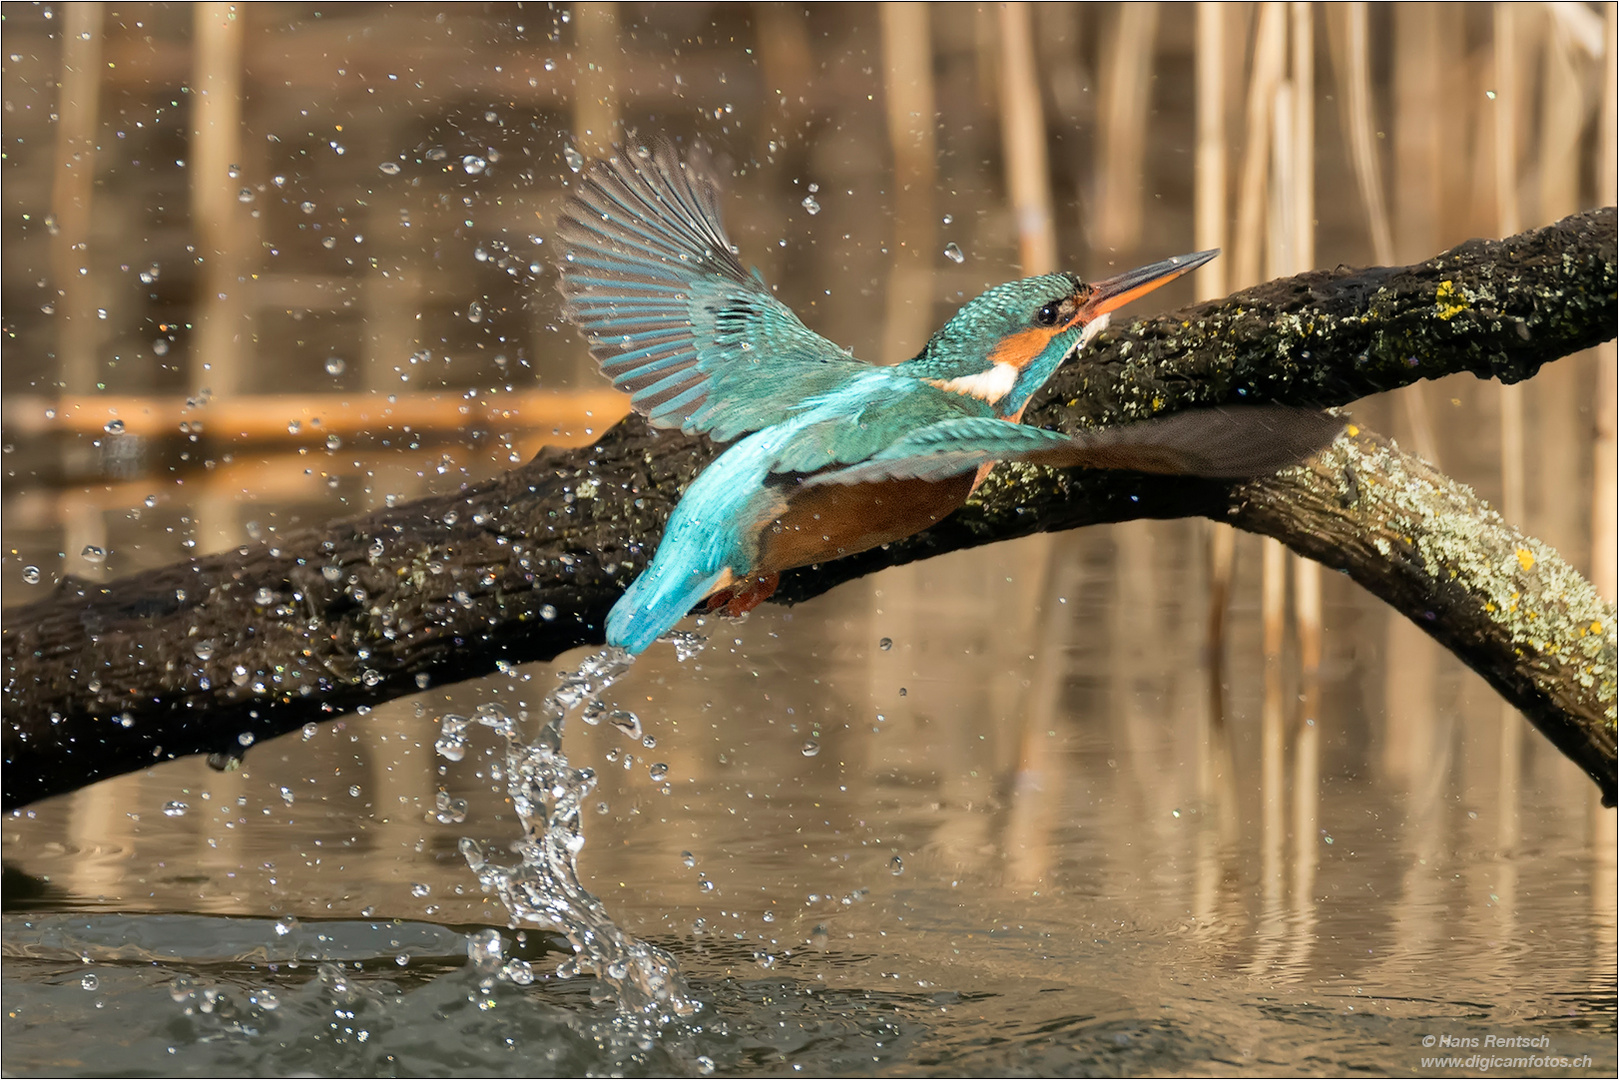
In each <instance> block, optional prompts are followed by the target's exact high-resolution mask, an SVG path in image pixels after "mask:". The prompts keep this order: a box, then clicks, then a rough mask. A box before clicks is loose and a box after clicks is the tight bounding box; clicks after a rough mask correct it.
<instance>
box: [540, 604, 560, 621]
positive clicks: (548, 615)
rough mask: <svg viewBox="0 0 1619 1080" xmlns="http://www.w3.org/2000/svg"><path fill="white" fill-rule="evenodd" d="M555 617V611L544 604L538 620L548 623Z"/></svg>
mask: <svg viewBox="0 0 1619 1080" xmlns="http://www.w3.org/2000/svg"><path fill="white" fill-rule="evenodd" d="M556 617H557V609H556V608H555V607H553V606H551V605H550V604H546V605H544V606H542V607H541V608H540V618H542V619H544V620H545V621H546V622H550V621H551V620H552V619H555V618H556Z"/></svg>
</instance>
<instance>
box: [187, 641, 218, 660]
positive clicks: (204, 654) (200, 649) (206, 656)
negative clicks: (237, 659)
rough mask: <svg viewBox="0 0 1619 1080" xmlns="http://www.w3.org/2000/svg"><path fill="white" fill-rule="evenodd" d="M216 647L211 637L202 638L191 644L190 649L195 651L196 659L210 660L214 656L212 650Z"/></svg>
mask: <svg viewBox="0 0 1619 1080" xmlns="http://www.w3.org/2000/svg"><path fill="white" fill-rule="evenodd" d="M217 647H218V646H217V645H216V644H215V642H214V639H213V638H203V639H202V640H201V641H199V642H197V643H196V644H195V645H193V646H191V651H192V652H193V653H196V655H197V659H198V660H212V659H213V658H214V650H215V649H216V648H217Z"/></svg>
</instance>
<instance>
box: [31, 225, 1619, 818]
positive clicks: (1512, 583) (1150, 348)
mask: <svg viewBox="0 0 1619 1080" xmlns="http://www.w3.org/2000/svg"><path fill="white" fill-rule="evenodd" d="M1614 221H1615V216H1614V211H1613V209H1612V208H1608V209H1604V210H1598V211H1592V212H1589V213H1586V214H1581V215H1576V216H1574V217H1571V218H1568V219H1566V220H1565V221H1562V222H1559V223H1558V224H1556V225H1553V226H1550V227H1548V228H1546V229H1540V230H1536V231H1533V232H1529V233H1525V234H1522V235H1520V236H1517V237H1512V238H1510V239H1509V240H1505V241H1472V242H1470V243H1468V244H1464V245H1462V246H1461V247H1459V248H1456V249H1454V250H1452V251H1450V252H1447V253H1446V254H1444V255H1442V256H1440V257H1439V258H1437V259H1433V260H1430V261H1429V262H1426V263H1421V264H1418V265H1416V266H1411V267H1405V268H1400V269H1386V268H1385V269H1372V270H1346V269H1339V270H1335V271H1323V272H1316V273H1312V274H1306V275H1302V276H1300V277H1297V278H1290V279H1285V280H1280V281H1274V282H1270V283H1269V284H1266V285H1263V286H1260V287H1258V288H1255V289H1251V290H1248V291H1247V292H1244V293H1239V294H1237V295H1235V296H1232V297H1229V298H1227V299H1226V300H1223V301H1219V302H1217V303H1213V304H1205V305H1203V306H1201V307H1198V308H1193V309H1189V310H1187V311H1184V312H1181V313H1178V314H1176V315H1170V316H1164V317H1160V318H1157V319H1148V320H1142V321H1139V322H1136V323H1134V324H1131V325H1129V326H1127V327H1124V328H1122V329H1119V330H1115V331H1113V332H1111V333H1109V334H1107V335H1105V336H1103V337H1101V338H1098V339H1097V341H1096V342H1094V343H1093V345H1092V346H1091V348H1090V349H1089V350H1088V351H1087V353H1086V354H1085V355H1084V356H1082V357H1081V358H1079V359H1078V360H1077V361H1075V362H1073V363H1072V364H1070V365H1069V366H1068V368H1067V369H1065V371H1064V372H1063V373H1061V374H1060V375H1059V376H1058V378H1057V379H1056V380H1054V382H1053V385H1052V387H1050V388H1049V389H1048V391H1047V393H1046V394H1045V395H1044V397H1043V398H1042V401H1041V403H1040V404H1039V406H1038V407H1037V408H1036V409H1034V410H1031V414H1030V416H1029V417H1028V419H1029V420H1030V421H1031V422H1033V423H1036V424H1039V425H1042V426H1049V427H1057V428H1068V429H1074V428H1079V427H1085V426H1091V425H1095V424H1102V423H1114V422H1120V421H1127V420H1131V419H1136V418H1140V417H1144V416H1148V415H1154V414H1157V413H1160V412H1171V411H1174V410H1177V409H1182V408H1186V407H1189V406H1196V405H1215V404H1226V403H1235V402H1242V401H1282V402H1290V403H1295V404H1312V405H1324V406H1326V405H1340V404H1346V403H1348V402H1349V401H1352V400H1354V399H1355V398H1358V397H1360V396H1363V395H1365V394H1368V393H1372V392H1375V391H1379V390H1386V389H1391V388H1393V387H1396V386H1400V385H1405V384H1407V383H1410V382H1414V381H1416V380H1418V379H1422V378H1434V377H1438V376H1441V375H1447V374H1452V373H1454V372H1458V371H1471V372H1473V373H1475V374H1477V375H1479V376H1481V377H1497V378H1501V379H1504V380H1508V381H1515V380H1518V379H1523V378H1527V377H1529V376H1530V375H1532V374H1533V373H1534V372H1535V371H1536V370H1538V368H1539V367H1540V366H1541V365H1542V364H1543V363H1545V362H1547V361H1549V360H1552V359H1555V358H1557V357H1559V356H1564V355H1567V354H1568V353H1571V352H1575V351H1577V350H1579V349H1583V348H1586V347H1588V346H1590V345H1593V344H1596V343H1597V342H1600V341H1604V340H1608V339H1609V338H1611V337H1612V336H1613V333H1614V316H1613V313H1614V305H1615V302H1616V288H1615V277H1616V274H1615V250H1614V249H1615V237H1614ZM714 454H715V449H714V448H713V447H712V446H710V445H709V444H708V443H707V442H706V441H704V440H701V439H693V438H686V437H682V436H679V435H672V434H662V435H658V434H654V433H652V432H651V431H649V430H648V429H647V427H646V426H645V424H644V423H643V422H641V421H640V420H639V419H636V418H631V419H629V420H627V421H625V422H624V423H621V424H619V425H618V426H617V427H615V428H613V429H612V430H611V431H610V432H608V433H607V434H606V435H605V436H604V437H603V438H602V440H601V441H600V442H598V443H597V444H596V445H595V446H592V447H588V448H585V449H580V450H566V451H562V450H547V451H544V452H542V453H541V454H540V455H539V456H537V457H536V458H535V459H534V460H533V461H531V462H529V463H528V464H527V465H524V466H522V467H520V468H518V469H514V470H513V471H511V472H509V473H507V474H505V475H503V476H500V477H497V478H495V479H493V480H490V481H488V482H486V483H482V484H476V485H469V486H467V487H465V488H464V489H463V490H461V491H459V492H456V493H454V494H451V495H442V496H434V497H431V498H427V499H423V500H420V501H418V502H415V503H411V504H409V505H406V506H400V507H395V508H391V509H387V510H381V511H377V512H376V513H373V514H368V515H365V516H362V517H356V518H350V519H346V520H342V521H337V522H333V523H332V524H330V525H329V526H327V527H325V528H324V529H320V530H310V531H307V532H303V533H299V534H297V535H286V536H282V537H280V538H278V539H276V540H275V541H273V542H271V543H268V544H262V545H253V546H248V547H244V548H242V549H239V550H237V551H234V552H226V553H222V554H218V555H210V556H204V557H202V558H198V559H193V560H190V561H188V562H185V563H180V564H177V565H174V566H168V567H163V568H160V569H156V570H152V571H147V572H145V573H140V574H135V575H132V576H130V577H128V578H124V579H121V580H118V581H114V582H110V583H107V584H94V583H90V582H86V581H80V580H75V579H71V578H70V579H67V580H64V581H63V582H62V583H60V585H59V586H58V587H57V588H56V589H55V590H54V591H53V593H52V594H51V595H50V596H48V597H45V598H43V599H41V600H39V601H37V602H35V603H32V604H29V605H27V606H25V607H21V608H15V609H11V610H8V611H7V612H5V616H4V628H3V630H0V645H3V662H4V666H5V673H6V685H5V720H4V727H3V747H4V755H5V763H6V769H5V778H4V783H5V791H4V805H5V806H6V807H7V808H10V807H15V806H19V805H22V804H24V803H27V802H30V801H32V800H35V799H39V798H42V797H44V796H47V795H51V794H55V793H58V792H62V791H68V790H72V789H74V788H77V787H80V786H83V785H85V784H88V783H91V782H93V781H95V780H98V779H101V778H103V777H107V776H113V775H117V774H119V773H123V772H129V771H132V770H135V769H139V768H143V767H145V766H146V765H148V764H150V763H151V762H153V761H154V760H164V759H168V758H173V757H178V756H181V755H184V754H193V753H211V754H221V755H227V756H239V755H240V754H242V753H243V749H244V747H245V746H246V745H249V744H251V743H252V742H254V741H256V740H260V739H264V738H268V737H271V736H273V735H277V734H280V733H282V732H285V731H288V730H291V729H294V728H297V727H300V726H302V725H303V724H305V723H309V722H311V721H319V720H323V719H326V718H329V717H330V716H332V715H333V714H336V713H341V712H345V711H347V710H351V709H353V708H355V707H356V706H359V705H369V704H375V703H377V702H379V701H384V700H388V699H391V698H395V697H400V696H403V695H406V694H410V693H414V692H415V691H416V690H418V689H419V688H420V687H421V686H423V685H426V684H428V683H445V682H453V681H456V680H459V679H465V678H471V677H474V676H478V675H483V674H486V673H488V672H490V671H492V670H494V668H495V665H496V662H497V661H500V660H505V661H510V662H523V661H529V660H537V659H546V658H549V657H552V656H555V655H556V654H558V653H560V652H562V651H564V650H565V649H568V648H571V647H573V646H575V645H580V644H589V643H599V642H600V641H601V640H602V638H601V630H600V626H601V622H602V620H603V618H604V617H605V615H606V612H607V609H608V608H609V607H610V606H611V605H612V603H613V601H614V600H615V599H616V598H617V596H618V594H619V593H620V592H621V591H622V589H623V587H624V585H625V584H626V583H627V582H628V581H629V580H630V578H632V577H633V576H634V574H635V573H637V572H638V571H639V569H640V568H641V567H642V566H644V565H645V563H646V561H647V558H648V557H649V556H650V553H651V550H652V548H653V546H654V545H655V544H656V541H657V537H658V535H659V533H660V532H661V530H662V527H663V523H664V521H665V520H666V519H667V517H668V514H669V511H670V510H671V509H672V507H673V505H674V503H675V501H676V500H677V498H678V497H679V493H680V492H681V490H683V488H684V486H685V485H686V484H687V483H688V482H689V481H690V480H691V478H692V477H693V476H694V475H695V474H696V472H697V471H698V470H699V469H700V468H701V467H702V466H703V465H705V464H706V463H707V462H708V461H709V460H710V459H711V458H712V457H713V456H714ZM1194 514H1197V515H1207V516H1211V517H1216V518H1220V519H1224V520H1230V521H1232V522H1233V523H1234V524H1236V525H1238V526H1239V527H1242V528H1245V529H1249V530H1251V531H1254V532H1259V533H1264V534H1266V535H1272V536H1276V537H1278V538H1280V539H1282V540H1284V541H1285V542H1287V543H1288V544H1290V545H1291V546H1292V547H1294V548H1295V550H1298V551H1300V552H1302V553H1304V554H1306V555H1309V556H1310V557H1312V558H1316V559H1319V560H1320V561H1322V562H1324V563H1326V564H1327V565H1330V566H1335V567H1338V568H1340V569H1344V570H1346V571H1347V572H1349V573H1350V574H1351V575H1352V576H1354V577H1355V578H1356V579H1357V580H1359V581H1361V582H1362V584H1364V585H1366V586H1367V587H1368V588H1369V589H1371V590H1372V591H1373V592H1374V593H1376V594H1377V595H1379V596H1381V597H1383V598H1384V599H1385V600H1387V601H1388V602H1389V603H1391V604H1393V605H1394V606H1395V607H1396V608H1398V609H1399V610H1401V611H1402V612H1404V613H1405V614H1407V615H1408V616H1410V617H1411V618H1413V619H1414V620H1415V621H1417V622H1418V624H1419V625H1422V626H1423V627H1424V629H1426V630H1428V632H1429V633H1430V634H1432V635H1433V636H1434V637H1435V638H1436V639H1438V640H1439V641H1441V642H1442V643H1443V644H1445V645H1446V646H1447V647H1448V648H1450V649H1452V651H1454V652H1456V653H1457V655H1458V656H1460V657H1462V659H1463V660H1464V661H1465V662H1467V663H1468V664H1470V665H1471V666H1473V667H1474V668H1475V669H1477V670H1479V671H1480V672H1481V673H1483V674H1484V675H1485V677H1486V678H1487V679H1489V680H1490V682H1491V684H1492V685H1494V686H1495V687H1496V688H1497V689H1498V690H1500V691H1501V692H1502V693H1503V695H1505V696H1506V697H1507V699H1508V700H1509V701H1511V702H1512V703H1513V704H1514V705H1516V706H1517V707H1519V708H1520V709H1522V710H1523V711H1524V712H1525V714H1526V715H1528V716H1529V717H1530V719H1531V720H1532V721H1534V722H1535V723H1536V725H1537V726H1539V727H1540V728H1541V730H1542V731H1544V732H1546V733H1547V735H1548V737H1550V738H1551V739H1552V740H1553V742H1554V743H1556V744H1557V745H1558V747H1559V748H1560V749H1562V750H1563V751H1564V753H1566V754H1568V755H1569V756H1570V757H1572V758H1573V759H1574V760H1575V761H1577V762H1579V763H1580V764H1581V766H1582V767H1583V768H1585V769H1586V771H1587V772H1589V773H1590V774H1591V775H1592V776H1593V778H1594V779H1596V780H1597V782H1598V784H1599V785H1600V786H1601V787H1602V789H1603V792H1604V795H1605V796H1606V797H1607V798H1608V799H1609V800H1610V801H1611V799H1612V796H1613V791H1614V734H1613V733H1614V679H1613V652H1614V618H1613V609H1612V606H1611V605H1604V604H1602V603H1601V602H1600V601H1598V600H1597V599H1596V598H1595V597H1594V596H1593V595H1592V594H1591V593H1590V588H1589V586H1588V585H1586V584H1585V583H1584V582H1583V581H1581V580H1580V579H1579V577H1578V575H1576V574H1574V572H1573V571H1571V570H1569V569H1568V568H1567V566H1566V565H1565V564H1563V563H1562V562H1561V560H1560V559H1558V558H1557V557H1556V554H1555V553H1554V552H1551V551H1550V550H1549V549H1547V548H1545V547H1544V545H1540V544H1538V542H1535V541H1530V540H1526V539H1524V538H1523V537H1521V536H1519V535H1518V534H1517V533H1515V532H1513V531H1512V530H1511V529H1509V528H1507V527H1506V526H1505V525H1504V524H1502V523H1501V522H1500V519H1499V517H1498V516H1496V515H1495V514H1493V512H1491V511H1489V510H1488V509H1487V508H1486V507H1484V506H1482V504H1480V503H1479V502H1478V500H1477V499H1476V498H1474V497H1473V496H1472V495H1471V493H1470V492H1468V491H1467V490H1466V489H1465V488H1462V487H1460V486H1459V485H1456V484H1454V483H1453V482H1451V481H1448V480H1446V479H1445V478H1444V477H1442V476H1439V475H1438V474H1437V473H1435V472H1433V470H1432V469H1430V468H1429V467H1428V466H1426V465H1425V464H1423V463H1421V462H1418V461H1415V460H1414V459H1411V458H1409V457H1407V456H1405V455H1402V454H1400V453H1399V452H1398V451H1396V450H1394V449H1393V448H1392V447H1391V446H1389V445H1388V444H1386V443H1384V442H1383V441H1382V440H1379V439H1378V438H1376V437H1375V436H1372V435H1370V434H1361V435H1357V436H1346V437H1345V438H1341V439H1340V440H1339V441H1338V442H1337V443H1336V444H1334V446H1333V447H1331V448H1329V449H1328V450H1327V451H1324V452H1323V453H1322V454H1321V455H1319V456H1318V457H1317V458H1316V459H1314V460H1313V461H1312V462H1310V463H1309V464H1308V465H1307V466H1306V467H1303V468H1298V469H1291V470H1288V471H1287V472H1285V473H1283V474H1280V475H1279V476H1277V477H1272V478H1267V479H1264V480H1258V481H1253V482H1250V483H1247V484H1239V485H1232V484H1225V483H1215V482H1209V481H1198V480H1191V479H1185V478H1164V477H1156V478H1155V477H1146V476H1136V475H1130V474H1122V473H1099V472H1090V473H1086V472H1082V471H1068V472H1058V471H1052V470H1046V469H1039V468H1033V467H1003V468H1000V469H997V470H996V472H995V473H994V474H992V475H991V478H990V481H989V482H988V483H986V484H985V486H984V487H983V488H982V489H981V490H980V492H979V494H978V496H976V497H975V499H974V501H973V503H971V504H970V505H969V506H968V507H967V508H966V509H964V510H963V511H961V512H960V513H958V514H956V515H954V516H953V517H951V518H949V519H947V520H945V521H943V522H941V523H940V524H939V525H938V526H936V527H934V528H933V529H930V530H928V531H927V532H926V533H923V534H921V535H919V536H917V537H913V538H911V539H910V540H907V541H904V542H902V543H898V544H892V545H889V546H888V547H886V548H884V549H881V550H877V551H870V552H865V553H863V554H861V555H858V556H854V557H852V558H849V559H843V560H839V561H837V562H834V563H830V564H827V565H826V566H824V567H816V568H809V569H806V570H801V571H797V572H795V573H793V574H791V575H789V576H788V577H787V579H786V580H785V581H784V582H783V588H782V591H781V594H780V595H781V597H782V598H783V599H785V600H788V601H793V600H799V599H804V598H806V597H809V596H813V595H815V594H817V593H820V592H824V591H826V590H827V589H830V588H832V587H833V586H835V585H837V584H839V583H840V582H842V581H845V580H848V579H849V578H852V577H857V576H860V575H862V574H866V573H871V572H873V571H875V570H877V569H880V568H882V567H884V566H890V565H894V564H897V563H902V562H909V561H912V560H915V559H919V558H927V557H929V556H932V555H935V554H941V553H943V552H946V551H952V550H956V549H958V548H962V547H971V546H975V545H978V544H985V543H990V542H993V541H996V540H1002V539H1009V538H1012V537H1015V536H1022V535H1026V534H1028V533H1032V532H1036V531H1042V530H1051V529H1065V528H1073V527H1076V526H1078V525H1084V524H1094V523H1099V522H1106V521H1122V520H1128V519H1131V518H1138V517H1176V516H1188V515H1194ZM1522 553H1527V554H1522ZM1514 567H1516V568H1517V569H1514ZM1514 605H1515V606H1514Z"/></svg>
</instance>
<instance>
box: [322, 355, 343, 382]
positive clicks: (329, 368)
mask: <svg viewBox="0 0 1619 1080" xmlns="http://www.w3.org/2000/svg"><path fill="white" fill-rule="evenodd" d="M347 366H348V365H347V364H346V363H344V361H343V358H342V357H341V356H328V357H327V358H326V374H328V375H330V376H331V377H332V378H334V379H335V378H337V377H338V376H339V375H341V374H343V369H344V368H345V367H347Z"/></svg>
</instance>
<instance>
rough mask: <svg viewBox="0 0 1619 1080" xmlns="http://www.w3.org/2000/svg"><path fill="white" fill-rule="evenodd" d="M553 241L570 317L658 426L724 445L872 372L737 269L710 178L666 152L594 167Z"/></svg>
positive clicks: (661, 147) (634, 154)
mask: <svg viewBox="0 0 1619 1080" xmlns="http://www.w3.org/2000/svg"><path fill="white" fill-rule="evenodd" d="M557 235H558V237H559V238H560V239H561V240H562V242H563V244H564V251H563V255H562V261H561V263H560V268H561V272H562V295H563V298H564V301H565V303H564V310H565V312H566V314H567V316H568V318H569V319H570V320H572V321H573V322H574V323H575V324H576V325H577V326H578V327H579V328H580V329H581V330H583V331H584V333H585V336H586V338H587V339H588V340H589V342H590V351H591V355H593V356H594V357H595V358H596V360H597V362H598V363H600V364H601V369H602V372H603V374H605V375H607V377H608V378H610V379H612V380H613V385H614V386H617V387H618V388H620V389H622V390H627V391H629V392H630V395H631V396H630V405H631V406H632V407H633V408H634V409H635V410H636V411H637V412H640V413H643V414H645V415H646V417H647V419H648V420H649V421H651V423H652V424H653V425H654V426H656V427H664V428H672V427H678V428H681V429H682V430H683V431H686V432H687V433H692V434H694V433H699V432H706V433H707V434H708V435H710V436H712V437H713V438H715V439H717V440H720V441H722V442H723V441H729V440H731V439H734V438H736V437H737V436H739V435H742V434H745V433H747V432H750V431H757V430H759V429H760V428H763V427H768V426H770V425H771V424H774V423H778V422H779V421H781V420H783V419H785V418H786V417H787V416H788V415H789V414H790V413H791V412H792V411H793V409H794V407H795V406H797V405H798V403H799V402H801V401H803V400H804V399H805V398H806V397H810V396H814V395H816V394H819V393H823V392H825V391H826V390H829V389H831V388H832V387H833V386H834V385H836V384H837V383H838V382H839V381H840V380H842V379H845V378H847V377H848V376H849V375H850V374H852V373H854V372H858V371H863V370H867V368H868V365H866V364H863V363H860V362H859V361H857V360H854V359H853V358H852V357H851V356H849V354H848V353H846V352H845V351H844V350H842V349H840V348H838V347H837V346H836V345H834V344H832V343H831V342H830V341H827V340H826V339H825V338H823V337H821V336H820V335H819V334H816V333H814V332H813V331H811V330H810V329H809V328H808V327H806V326H805V325H804V324H803V323H801V322H799V321H798V317H797V316H796V315H794V314H793V313H792V312H791V311H790V310H788V309H787V307H786V306H785V305H783V304H782V303H780V302H779V301H778V300H776V298H775V297H774V296H772V295H771V294H770V292H769V290H768V289H767V288H766V287H765V285H764V283H763V282H762V281H761V280H760V279H759V278H758V276H757V275H756V274H750V273H748V272H747V271H746V270H744V269H743V267H742V264H741V263H740V262H738V261H737V258H736V255H735V254H733V252H732V249H731V244H730V241H729V240H727V239H726V236H725V229H724V227H723V225H721V223H720V207H719V188H718V185H717V184H716V182H715V180H714V177H713V175H712V173H711V172H710V171H709V170H708V169H707V168H706V167H705V166H703V165H700V164H698V163H697V162H696V161H694V160H692V159H691V158H690V156H689V155H688V159H687V160H686V161H681V160H680V157H679V155H678V154H677V153H676V151H675V149H674V147H673V146H672V145H671V144H669V143H668V142H659V143H658V144H657V145H656V146H654V148H653V149H652V151H651V152H650V153H647V152H645V151H638V150H633V149H621V150H619V151H618V152H616V153H615V154H614V155H613V156H612V157H610V158H608V159H607V160H605V161H597V162H594V163H593V164H592V165H591V166H590V167H589V168H588V169H587V170H586V171H585V174H584V176H583V178H582V179H581V180H580V182H579V187H578V190H577V191H576V192H575V193H574V195H573V197H572V198H571V199H570V200H569V201H568V205H567V207H566V209H564V211H563V213H562V216H561V219H560V220H559V221H558V223H557Z"/></svg>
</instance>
